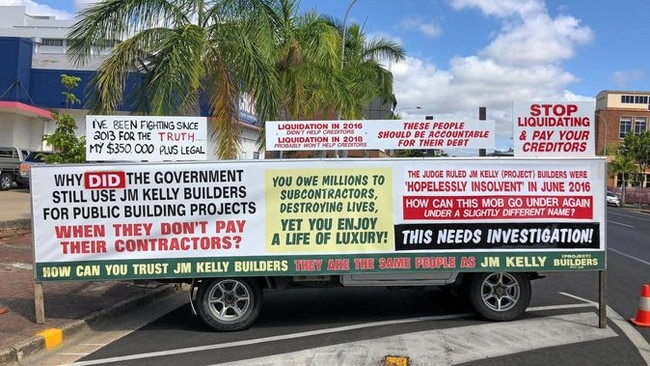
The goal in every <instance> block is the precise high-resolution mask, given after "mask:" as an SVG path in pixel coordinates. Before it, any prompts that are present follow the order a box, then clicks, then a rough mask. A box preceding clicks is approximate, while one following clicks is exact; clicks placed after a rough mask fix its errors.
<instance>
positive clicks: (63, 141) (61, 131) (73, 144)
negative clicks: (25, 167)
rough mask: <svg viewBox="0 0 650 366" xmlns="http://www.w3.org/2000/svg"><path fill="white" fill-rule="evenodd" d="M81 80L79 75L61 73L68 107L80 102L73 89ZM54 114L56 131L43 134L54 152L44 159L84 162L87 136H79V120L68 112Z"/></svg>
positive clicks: (51, 162) (46, 160) (48, 161)
mask: <svg viewBox="0 0 650 366" xmlns="http://www.w3.org/2000/svg"><path fill="white" fill-rule="evenodd" d="M80 81H81V79H80V78H78V77H73V76H68V75H65V74H63V75H61V84H62V85H63V87H64V89H65V90H64V91H63V96H64V97H65V104H66V107H70V106H71V105H72V104H75V103H80V101H79V99H77V97H76V96H75V95H74V94H73V93H72V90H73V89H74V88H76V87H77V86H78V85H79V82H80ZM52 116H53V118H54V120H55V121H56V128H55V130H54V133H52V134H46V135H43V141H45V142H46V143H47V144H48V145H50V146H51V147H52V151H53V154H48V155H45V156H43V160H44V161H45V162H46V163H49V164H60V163H83V162H85V161H86V138H85V137H83V136H82V137H78V136H77V134H76V133H75V130H76V129H77V122H76V121H75V119H74V118H73V117H72V116H71V115H69V114H67V113H56V112H53V113H52Z"/></svg>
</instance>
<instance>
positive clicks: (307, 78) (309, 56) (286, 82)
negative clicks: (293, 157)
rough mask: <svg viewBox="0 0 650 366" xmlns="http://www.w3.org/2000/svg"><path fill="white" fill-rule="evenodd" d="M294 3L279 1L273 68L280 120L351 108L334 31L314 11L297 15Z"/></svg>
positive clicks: (351, 99)
mask: <svg viewBox="0 0 650 366" xmlns="http://www.w3.org/2000/svg"><path fill="white" fill-rule="evenodd" d="M295 4H296V0H280V5H281V6H280V7H281V9H282V10H281V14H280V26H279V27H278V37H277V38H278V44H277V46H276V50H275V55H274V59H275V69H276V72H277V73H278V76H279V79H280V93H281V95H282V106H281V111H280V113H281V117H282V119H283V120H291V119H294V118H306V117H312V116H313V115H314V114H316V113H317V112H323V111H326V110H330V109H338V108H339V107H340V106H344V107H347V108H351V107H352V104H353V97H352V95H351V94H350V89H349V81H348V80H347V79H345V78H344V77H343V73H342V72H341V69H340V58H339V50H340V36H339V33H338V30H337V29H336V28H335V27H333V26H332V25H331V24H329V23H328V22H326V21H325V20H324V19H323V18H322V17H320V16H319V15H318V14H316V13H314V12H309V13H306V14H304V15H303V16H298V15H297V7H296V6H295Z"/></svg>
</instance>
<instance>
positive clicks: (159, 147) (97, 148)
mask: <svg viewBox="0 0 650 366" xmlns="http://www.w3.org/2000/svg"><path fill="white" fill-rule="evenodd" d="M86 131H87V132H86V139H87V141H86V160H89V161H115V160H118V161H180V160H206V159H207V154H206V143H207V138H206V135H207V120H206V118H205V117H158V116H86Z"/></svg>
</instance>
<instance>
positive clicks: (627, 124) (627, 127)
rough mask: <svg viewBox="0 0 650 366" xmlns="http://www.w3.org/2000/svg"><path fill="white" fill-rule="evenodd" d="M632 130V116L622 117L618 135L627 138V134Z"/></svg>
mask: <svg viewBox="0 0 650 366" xmlns="http://www.w3.org/2000/svg"><path fill="white" fill-rule="evenodd" d="M630 132H632V118H630V117H621V121H620V123H619V127H618V137H619V138H622V139H623V138H625V135H627V134H628V133H630Z"/></svg>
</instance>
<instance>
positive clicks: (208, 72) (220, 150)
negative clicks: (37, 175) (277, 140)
mask: <svg viewBox="0 0 650 366" xmlns="http://www.w3.org/2000/svg"><path fill="white" fill-rule="evenodd" d="M279 11H280V9H279V5H278V1H268V0H246V1H231V0H216V1H209V2H206V1H132V0H111V1H101V2H95V3H93V4H91V5H90V6H88V7H86V8H85V9H84V10H83V11H82V12H81V14H80V16H79V19H80V20H79V21H78V22H77V23H76V24H75V25H74V26H73V27H72V30H71V32H70V33H69V35H68V45H69V48H68V55H69V56H70V58H71V59H72V61H73V62H75V63H77V64H84V63H85V62H87V61H89V60H90V59H91V57H92V55H93V54H94V53H95V52H94V51H97V50H101V49H102V47H103V46H105V44H106V42H107V41H111V40H117V39H123V38H124V36H125V35H128V38H126V39H124V40H123V41H121V42H119V43H117V45H116V46H115V47H114V48H113V49H112V50H111V53H110V55H109V56H108V57H107V58H106V60H105V61H104V62H103V63H102V64H101V65H100V67H99V68H98V69H97V73H96V74H95V77H94V78H93V79H92V80H91V81H90V83H89V85H90V86H91V87H92V88H94V89H95V90H96V92H95V93H93V95H91V98H90V102H89V109H90V113H99V114H110V113H113V112H114V111H115V110H116V109H117V108H118V106H119V105H120V104H121V103H122V102H123V97H124V95H123V94H124V90H125V86H126V81H127V75H128V74H129V73H130V72H132V71H133V68H134V66H136V65H137V67H138V69H139V70H138V71H139V72H140V74H141V80H142V81H143V83H142V85H141V87H140V88H138V89H137V90H135V91H134V93H135V94H134V95H133V98H134V100H136V101H137V102H138V106H140V107H141V108H142V110H140V112H143V113H147V114H149V115H184V114H196V113H197V110H198V105H199V104H198V103H199V98H200V96H201V95H205V96H207V102H208V104H209V112H208V121H209V123H210V127H211V128H210V129H211V131H210V132H211V135H212V136H213V138H214V140H216V144H217V145H216V151H217V155H218V156H219V157H220V158H222V159H235V158H237V157H238V156H239V152H240V150H241V146H240V145H239V137H240V136H239V132H240V127H239V115H238V111H237V109H236V106H237V105H238V104H239V98H240V96H241V95H243V94H249V95H254V97H255V108H256V113H257V116H258V118H260V119H261V120H262V121H265V120H267V119H275V118H276V117H277V115H278V109H279V107H280V105H281V97H280V91H279V81H278V76H277V73H276V71H275V65H274V64H273V63H272V61H273V57H272V56H273V47H274V46H275V45H276V42H277V31H278V30H277V29H276V27H277V25H278V24H279V20H278V18H279V15H278V13H279Z"/></svg>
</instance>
